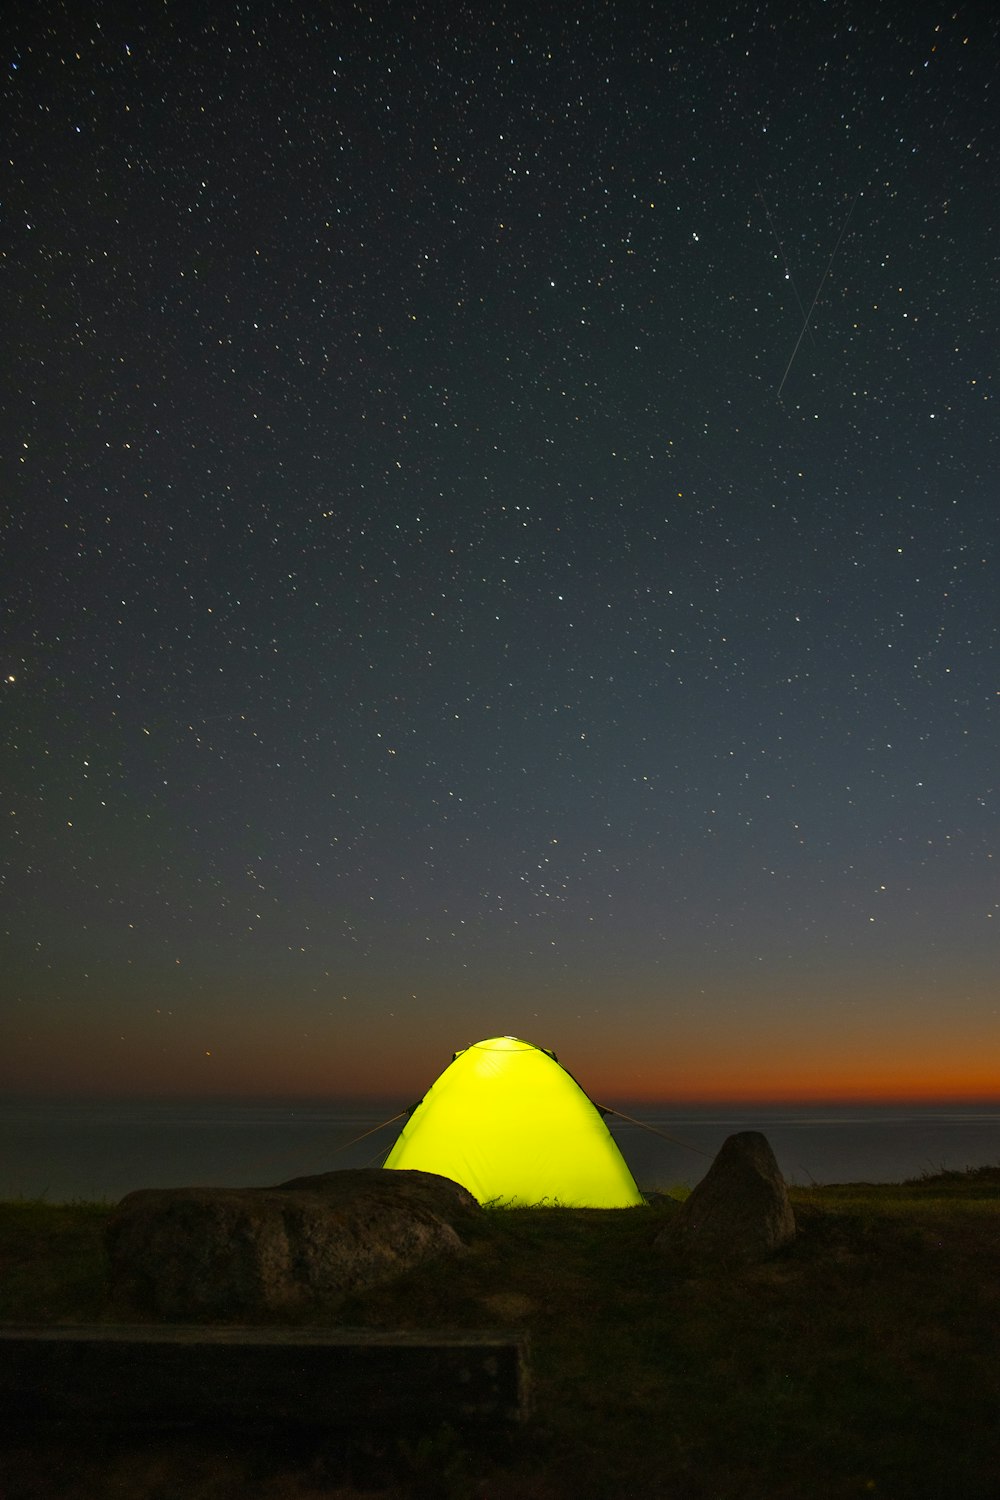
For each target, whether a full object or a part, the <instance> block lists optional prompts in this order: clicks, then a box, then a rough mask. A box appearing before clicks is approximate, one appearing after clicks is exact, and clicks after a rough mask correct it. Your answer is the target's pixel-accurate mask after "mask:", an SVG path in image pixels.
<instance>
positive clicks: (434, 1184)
mask: <svg viewBox="0 0 1000 1500" xmlns="http://www.w3.org/2000/svg"><path fill="white" fill-rule="evenodd" d="M482 1212H483V1210H482V1209H481V1208H480V1206H479V1204H478V1203H477V1202H476V1200H475V1199H474V1198H473V1197H472V1195H471V1194H470V1193H468V1192H466V1190H465V1188H463V1187H460V1186H459V1185H458V1183H457V1182H452V1181H450V1179H449V1178H447V1177H438V1176H436V1175H435V1174H434V1173H432V1172H402V1171H400V1172H385V1171H382V1170H381V1169H378V1168H373V1169H367V1170H362V1171H344V1172H326V1173H323V1174H322V1175H321V1176H319V1177H298V1178H296V1179H295V1180H294V1181H292V1182H285V1183H282V1184H281V1185H280V1186H279V1187H272V1188H197V1187H195V1188H169V1189H155V1188H151V1189H144V1190H142V1191H139V1192H135V1193H129V1195H128V1197H126V1198H123V1199H122V1201H121V1203H120V1204H119V1205H118V1208H117V1210H116V1212H115V1214H114V1215H113V1217H112V1219H111V1220H110V1222H109V1224H108V1229H107V1246H108V1252H109V1256H110V1260H111V1277H112V1288H113V1290H114V1291H115V1292H116V1293H117V1294H118V1295H119V1296H121V1297H123V1298H124V1299H125V1300H126V1301H128V1302H129V1303H131V1305H132V1306H134V1307H137V1308H138V1309H140V1310H142V1311H144V1312H148V1313H155V1314H158V1315H159V1316H161V1317H166V1318H197V1317H202V1316H208V1317H213V1318H223V1319H229V1318H237V1319H245V1318H248V1317H251V1318H252V1317H256V1316H259V1315H260V1314H261V1313H275V1312H277V1313H288V1312H292V1311H294V1310H296V1309H299V1308H303V1307H308V1306H310V1305H314V1304H317V1303H322V1302H327V1303H329V1301H330V1300H331V1299H336V1298H337V1297H340V1296H342V1295H343V1294H345V1293H347V1292H352V1291H356V1290H358V1289H359V1288H360V1287H365V1286H370V1285H372V1284H373V1283H375V1282H379V1281H385V1280H388V1279H390V1278H391V1277H393V1276H395V1275H398V1274H399V1273H400V1272H402V1271H405V1270H407V1269H409V1267H411V1266H415V1265H418V1264H419V1263H420V1262H422V1261H425V1260H428V1259H431V1258H433V1257H435V1256H441V1255H459V1254H461V1253H462V1251H463V1249H464V1245H463V1243H462V1240H461V1239H460V1237H459V1234H458V1232H457V1229H456V1225H459V1226H462V1225H463V1224H465V1223H467V1222H468V1221H469V1220H470V1219H472V1218H474V1217H476V1216H478V1215H479V1214H481V1213H482Z"/></svg>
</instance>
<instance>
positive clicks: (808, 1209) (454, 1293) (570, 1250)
mask: <svg viewBox="0 0 1000 1500" xmlns="http://www.w3.org/2000/svg"><path fill="white" fill-rule="evenodd" d="M792 1196H793V1202H794V1205H795V1211H796V1217H797V1221H798V1225H799V1235H798V1238H797V1240H796V1242H795V1244H794V1245H793V1246H792V1247H790V1248H789V1249H788V1250H786V1251H784V1252H783V1253H782V1254H780V1255H779V1256H777V1257H775V1258H774V1259H773V1260H771V1261H769V1262H768V1263H766V1264H765V1265H762V1266H758V1267H754V1268H749V1269H742V1270H735V1269H730V1270H713V1271H708V1270H699V1269H698V1268H697V1267H696V1266H693V1265H691V1264H689V1263H684V1262H682V1261H680V1260H678V1259H676V1258H673V1257H671V1256H668V1255H666V1254H664V1253H663V1252H662V1251H658V1250H656V1249H655V1248H654V1247H653V1243H652V1242H653V1239H654V1237H655V1235H656V1233H657V1231H658V1229H659V1228H660V1227H661V1226H662V1224H663V1223H664V1222H665V1221H666V1219H667V1217H668V1216H669V1214H670V1213H671V1212H673V1211H675V1208H674V1205H672V1204H671V1203H669V1202H667V1203H661V1204H657V1205H655V1206H651V1207H648V1208H638V1209H629V1210H623V1211H618V1212H610V1213H609V1212H600V1211H597V1210H589V1211H588V1210H567V1209H525V1210H513V1211H512V1210H500V1211H496V1212H494V1213H491V1214H489V1215H487V1216H486V1217H485V1219H484V1221H483V1224H482V1226H481V1228H479V1229H477V1231H476V1233H475V1236H474V1238H472V1240H471V1242H470V1253H469V1254H468V1255H467V1256H466V1257H465V1258H464V1259H462V1260H460V1261H458V1262H450V1263H447V1264H445V1263H439V1264H437V1265H433V1266H429V1267H426V1268H424V1269H423V1270H422V1271H421V1272H419V1273H415V1274H412V1275H410V1276H407V1277H406V1278H404V1279H401V1280H400V1281H397V1282H394V1283H392V1284H390V1285H387V1286H385V1287H382V1288H379V1289H376V1290H372V1291H370V1292H368V1293H366V1294H365V1295H363V1296H357V1297H354V1298H352V1299H351V1300H350V1301H349V1302H348V1303H346V1304H344V1305H342V1306H341V1307H340V1308H338V1309H337V1310H336V1312H335V1313H334V1312H332V1311H331V1318H332V1319H334V1320H335V1321H337V1322H341V1323H348V1324H353V1325H362V1326H371V1327H391V1328H414V1327H415V1328H421V1327H441V1326H448V1327H459V1328H461V1327H475V1328H483V1327H498V1326H504V1325H509V1326H511V1327H517V1328H525V1329H527V1330H528V1331H529V1333H530V1336H531V1344H532V1363H533V1376H534V1390H535V1415H534V1417H533V1419H532V1420H531V1422H530V1423H529V1424H528V1426H527V1428H526V1429H525V1430H523V1431H521V1432H519V1433H517V1434H515V1435H514V1437H513V1438H512V1439H510V1440H505V1441H503V1442H500V1440H497V1439H493V1440H492V1442H490V1443H487V1444H485V1445H484V1444H483V1442H482V1440H473V1439H472V1438H470V1437H469V1436H468V1435H467V1434H461V1433H457V1432H453V1431H449V1430H447V1429H445V1430H442V1431H440V1432H427V1433H422V1434H410V1435H407V1436H404V1435H402V1434H380V1435H379V1434H376V1435H374V1436H369V1437H360V1436H357V1437H355V1438H354V1439H353V1440H352V1441H351V1442H350V1443H347V1444H345V1443H344V1442H341V1443H340V1444H339V1445H330V1446H323V1445H322V1444H317V1443H312V1444H311V1445H310V1444H306V1443H304V1442H303V1440H301V1439H300V1440H298V1446H295V1445H293V1444H292V1443H291V1441H289V1442H288V1443H286V1444H285V1445H284V1446H282V1445H280V1444H277V1443H276V1440H275V1439H274V1438H273V1437H272V1438H269V1439H267V1440H266V1441H265V1440H264V1439H262V1438H260V1437H255V1436H254V1435H250V1434H245V1433H244V1434H216V1435H214V1436H213V1435H211V1434H206V1433H201V1434H198V1433H188V1434H185V1435H180V1436H178V1435H175V1436H169V1435H167V1436H165V1435H163V1434H162V1433H146V1434H137V1433H115V1432H112V1431H110V1430H109V1431H107V1432H99V1431H98V1432H89V1433H87V1434H80V1433H78V1432H70V1431H54V1432H53V1431H48V1432H47V1433H46V1434H45V1435H44V1438H42V1437H40V1435H39V1434H38V1433H37V1432H36V1433H21V1434H18V1433H14V1434H9V1433H8V1434H7V1435H6V1437H5V1439H4V1444H5V1446H4V1448H3V1449H2V1450H0V1464H2V1468H0V1500H28V1497H31V1500H36V1497H37V1500H104V1497H111V1496H115V1497H132V1496H135V1497H139V1496H142V1497H144V1500H145V1497H148V1500H154V1497H155V1500H173V1497H175V1496H176V1497H180V1496H184V1497H185V1500H237V1497H239V1500H319V1497H320V1496H325V1497H337V1496H347V1495H354V1496H367V1497H371V1500H376V1497H377V1500H390V1497H401V1496H428V1497H430V1496H439V1497H442V1500H487V1497H489V1500H564V1497H574V1500H578V1497H579V1500H599V1497H606V1500H628V1497H633V1496H634V1497H637V1500H658V1497H663V1500H668V1497H669V1500H848V1497H855V1496H876V1497H879V1496H881V1497H884V1500H997V1496H998V1495H1000V1478H998V1476H1000V1358H998V1356H1000V1168H989V1169H982V1170H980V1171H977V1172H971V1173H948V1174H942V1175H940V1176H937V1177H933V1178H927V1179H924V1180H922V1181H920V1182H917V1183H907V1184H902V1185H899V1186H892V1187H886V1186H877V1187H873V1186H869V1185H865V1184H854V1185H848V1186H842V1187H817V1188H811V1189H796V1190H795V1191H794V1192H793V1195H792ZM109 1212H110V1209H108V1208H106V1207H104V1206H95V1205H87V1204H78V1205H70V1206H50V1205H45V1204H33V1203H13V1204H3V1205H0V1319H2V1320H6V1321H52V1322H66V1321H75V1320H80V1321H100V1320H101V1318H102V1317H109V1316H116V1317H117V1316H120V1314H119V1313H117V1312H115V1310H114V1309H113V1308H112V1307H111V1305H110V1304H109V1302H108V1300H107V1296H106V1287H105V1279H104V1278H105V1266H104V1259H103V1251H102V1242H101V1233H102V1227H103V1223H104V1221H105V1219H106V1217H107V1214H108V1213H109ZM310 1321H313V1322H315V1321H318V1319H317V1318H316V1316H315V1314H313V1315H312V1316H311V1319H310Z"/></svg>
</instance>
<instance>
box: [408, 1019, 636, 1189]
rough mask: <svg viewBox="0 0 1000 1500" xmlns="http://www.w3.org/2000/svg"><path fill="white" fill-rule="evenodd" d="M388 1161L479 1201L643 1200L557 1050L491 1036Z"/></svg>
mask: <svg viewBox="0 0 1000 1500" xmlns="http://www.w3.org/2000/svg"><path fill="white" fill-rule="evenodd" d="M385 1166H386V1167H387V1168H396V1169H399V1168H409V1169H414V1168H415V1169H417V1170H418V1171H421V1172H437V1173H438V1174H439V1175H440V1176H442V1177H450V1178H451V1179H452V1181H454V1182H459V1183H461V1184H462V1186H463V1187H465V1188H468V1190H469V1192H470V1193H472V1195H473V1197H475V1198H477V1199H478V1200H479V1202H480V1203H492V1202H499V1203H501V1204H503V1205H504V1206H508V1207H523V1206H526V1205H532V1204H548V1205H550V1206H556V1205H558V1206H560V1207H564V1208H571V1207H579V1208H630V1207H632V1206H633V1205H634V1204H637V1203H642V1202H643V1197H642V1194H641V1193H640V1192H639V1189H638V1188H637V1187H636V1185H635V1181H634V1179H633V1177H632V1174H631V1172H630V1171H629V1169H628V1167H627V1166H626V1165H625V1161H624V1159H623V1157H622V1155H621V1152H620V1151H619V1150H618V1147H617V1146H616V1145H615V1142H614V1140H613V1139H612V1136H611V1132H610V1131H609V1130H608V1127H607V1126H606V1125H605V1123H604V1120H603V1118H602V1116H601V1112H600V1110H599V1109H598V1108H597V1106H596V1105H595V1104H594V1103H593V1102H592V1100H590V1099H588V1097H587V1095H586V1094H585V1093H584V1091H583V1089H582V1088H581V1087H580V1085H579V1084H578V1083H577V1082H576V1079H575V1078H573V1077H572V1076H571V1075H570V1074H569V1073H567V1072H566V1070H565V1068H562V1067H560V1065H559V1062H558V1061H557V1059H556V1055H555V1053H554V1052H549V1051H547V1050H546V1049H545V1048H542V1047H535V1046H533V1045H532V1043H531V1042H522V1041H520V1040H518V1038H517V1037H511V1036H500V1037H492V1038H490V1039H489V1040H488V1041H485V1042H477V1043H476V1044H475V1045H474V1046H472V1047H466V1048H465V1049H464V1050H463V1051H461V1052H456V1053H455V1056H454V1057H453V1059H452V1061H451V1064H450V1066H449V1067H447V1068H445V1070H444V1072H443V1073H442V1074H441V1076H440V1078H438V1080H437V1082H436V1083H434V1084H433V1085H432V1086H431V1088H430V1089H429V1090H428V1091H427V1093H426V1094H425V1095H424V1097H423V1098H422V1099H421V1101H420V1103H419V1104H417V1105H414V1107H413V1109H412V1111H411V1112H410V1118H409V1119H408V1120H407V1122H406V1124H405V1125H404V1126H403V1128H402V1130H401V1131H400V1133H399V1136H398V1138H397V1140H396V1143H395V1145H394V1146H393V1148H392V1150H391V1151H390V1152H389V1155H388V1157H387V1158H386V1161H385Z"/></svg>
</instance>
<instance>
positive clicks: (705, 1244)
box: [655, 1130, 795, 1262]
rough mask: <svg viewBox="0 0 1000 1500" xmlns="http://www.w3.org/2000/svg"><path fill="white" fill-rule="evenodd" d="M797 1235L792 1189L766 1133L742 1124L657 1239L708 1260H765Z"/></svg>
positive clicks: (724, 1143) (725, 1143) (658, 1242)
mask: <svg viewBox="0 0 1000 1500" xmlns="http://www.w3.org/2000/svg"><path fill="white" fill-rule="evenodd" d="M794 1237H795V1215H794V1214H793V1212H792V1205H791V1204H790V1203H789V1201H788V1189H787V1188H786V1186H785V1180H784V1178H783V1177H782V1175H781V1172H780V1170H779V1168H778V1163H777V1162H776V1161H775V1159H774V1152H773V1151H772V1150H771V1147H770V1145H769V1143H768V1140H767V1137H766V1136H764V1135H762V1134H761V1133H760V1131H759V1130H744V1131H741V1132H740V1134H739V1135H731V1136H729V1137H728V1139H727V1140H725V1141H723V1143H722V1147H721V1149H720V1151H719V1154H718V1155H717V1156H716V1158H715V1160H714V1161H713V1163H712V1165H711V1167H710V1168H709V1169H708V1172H707V1174H706V1175H705V1176H704V1177H703V1178H702V1180H701V1182H699V1184H698V1186H697V1187H696V1188H695V1189H694V1191H693V1192H692V1193H691V1196H690V1197H689V1198H687V1199H686V1200H685V1201H684V1203H682V1204H681V1207H680V1210H679V1211H678V1213H676V1214H675V1215H674V1216H673V1218H672V1220H671V1222H670V1224H669V1225H668V1226H667V1228H666V1229H664V1230H662V1231H661V1233H660V1234H659V1235H658V1236H657V1239H656V1242H655V1243H656V1244H657V1245H659V1246H660V1247H661V1248H663V1249H667V1248H671V1249H680V1250H684V1251H689V1252H693V1253H694V1254H695V1255H696V1256H698V1257H704V1258H705V1259H708V1260H729V1261H744V1262H746V1261H757V1260H764V1259H765V1258H766V1257H767V1256H768V1255H770V1254H772V1252H773V1251H775V1250H777V1249H779V1248H780V1247H781V1246H782V1245H785V1244H788V1242H789V1241H790V1240H792V1239H794Z"/></svg>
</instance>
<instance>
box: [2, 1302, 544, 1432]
mask: <svg viewBox="0 0 1000 1500" xmlns="http://www.w3.org/2000/svg"><path fill="white" fill-rule="evenodd" d="M528 1395H529V1392H528V1368H527V1337H526V1335H524V1334H517V1333H510V1332H506V1331H502V1332H492V1331H483V1332H466V1331H460V1332H454V1333H426V1332H403V1333H387V1332H382V1331H379V1330H371V1329H350V1328H346V1329H345V1328H267V1327H264V1328H238V1327H201V1326H198V1325H193V1324H191V1325H189V1324H175V1325H172V1326H159V1325H143V1324H99V1323H98V1324H80V1325H62V1326H51V1325H49V1326H46V1325H38V1324H32V1325H16V1324H7V1325H4V1326H0V1416H2V1418H4V1419H6V1420H8V1421H10V1420H14V1421H17V1420H19V1419H24V1418H36V1419H37V1418H43V1419H44V1418H63V1419H65V1418H75V1419H81V1420H102V1421H108V1420H111V1421H115V1422H118V1421H122V1422H136V1421H142V1422H148V1421H152V1422H203V1421H213V1422H215V1421H222V1420H228V1421H235V1422H241V1423H242V1422H248V1421H249V1422H252V1423H254V1424H267V1425H271V1424H287V1423H291V1424H301V1425H309V1426H316V1427H340V1428H342V1427H359V1426H360V1427H365V1426H368V1427H373V1426H376V1425H378V1426H382V1425H384V1424H385V1423H387V1422H394V1423H397V1424H399V1425H407V1426H408V1425H410V1424H412V1423H421V1424H422V1423H427V1422H435V1421H448V1422H451V1423H454V1424H468V1423H479V1424H490V1425H492V1424H506V1423H510V1422H516V1421H519V1420H521V1419H523V1418H524V1417H525V1416H526V1415H527V1411H528Z"/></svg>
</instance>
